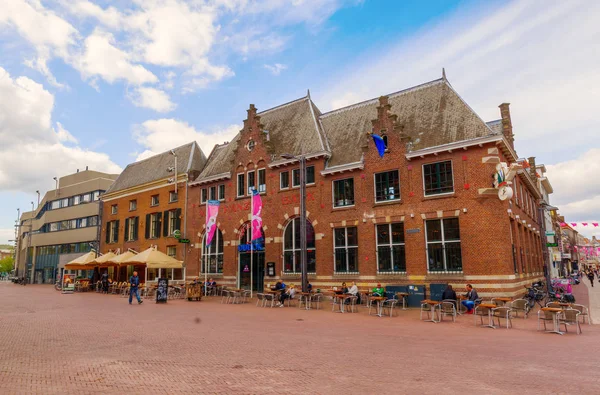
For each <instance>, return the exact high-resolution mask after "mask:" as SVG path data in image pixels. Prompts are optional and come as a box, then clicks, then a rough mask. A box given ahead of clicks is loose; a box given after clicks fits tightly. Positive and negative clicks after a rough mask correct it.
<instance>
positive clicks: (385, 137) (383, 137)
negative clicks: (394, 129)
mask: <svg viewBox="0 0 600 395" xmlns="http://www.w3.org/2000/svg"><path fill="white" fill-rule="evenodd" d="M381 139H382V140H383V145H384V147H385V150H386V151H387V149H388V136H387V134H382V135H381Z"/></svg>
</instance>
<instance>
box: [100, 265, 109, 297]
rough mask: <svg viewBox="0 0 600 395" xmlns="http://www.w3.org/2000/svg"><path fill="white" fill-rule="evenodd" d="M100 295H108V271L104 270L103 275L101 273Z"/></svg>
mask: <svg viewBox="0 0 600 395" xmlns="http://www.w3.org/2000/svg"><path fill="white" fill-rule="evenodd" d="M101 281H102V293H105V294H107V293H108V270H105V271H104V273H102V278H101Z"/></svg>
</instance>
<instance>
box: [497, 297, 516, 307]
mask: <svg viewBox="0 0 600 395" xmlns="http://www.w3.org/2000/svg"><path fill="white" fill-rule="evenodd" d="M494 300H497V301H499V302H503V303H502V304H503V305H505V304H507V303H509V302H512V298H506V297H501V298H494Z"/></svg>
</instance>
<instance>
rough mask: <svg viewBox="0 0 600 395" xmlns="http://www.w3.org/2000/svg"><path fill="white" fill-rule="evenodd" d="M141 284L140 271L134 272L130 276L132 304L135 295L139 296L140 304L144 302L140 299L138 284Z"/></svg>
mask: <svg viewBox="0 0 600 395" xmlns="http://www.w3.org/2000/svg"><path fill="white" fill-rule="evenodd" d="M139 285H140V278H139V277H138V272H133V276H131V277H129V304H131V300H132V299H133V295H134V294H135V297H136V298H137V301H138V304H142V303H143V302H142V299H140V295H139V294H138V286H139Z"/></svg>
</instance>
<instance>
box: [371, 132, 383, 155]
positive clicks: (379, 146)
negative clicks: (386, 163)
mask: <svg viewBox="0 0 600 395" xmlns="http://www.w3.org/2000/svg"><path fill="white" fill-rule="evenodd" d="M371 136H373V141H374V142H375V146H376V147H377V152H379V156H381V157H382V158H383V154H384V153H385V141H383V137H381V136H380V135H378V134H375V133H373V134H372V135H371Z"/></svg>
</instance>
